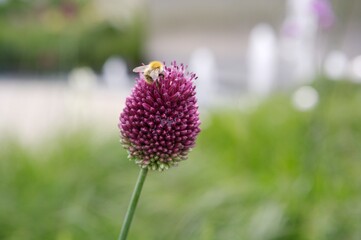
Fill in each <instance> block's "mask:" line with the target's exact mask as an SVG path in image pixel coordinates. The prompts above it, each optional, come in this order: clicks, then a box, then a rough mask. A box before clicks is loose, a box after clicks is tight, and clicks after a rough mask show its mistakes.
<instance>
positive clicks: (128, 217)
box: [118, 168, 148, 240]
mask: <svg viewBox="0 0 361 240" xmlns="http://www.w3.org/2000/svg"><path fill="white" fill-rule="evenodd" d="M147 172H148V169H147V168H142V169H141V170H140V172H139V176H138V180H137V183H136V184H135V187H134V190H133V195H132V198H131V199H130V203H129V207H128V210H127V213H126V215H125V218H124V223H123V226H122V229H121V230H120V235H119V238H118V240H125V239H127V235H128V231H129V228H130V224H131V223H132V219H133V216H134V212H135V209H136V207H137V203H138V200H139V196H140V193H141V192H142V187H143V184H144V181H145V178H146V176H147Z"/></svg>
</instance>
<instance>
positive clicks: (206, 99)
mask: <svg viewBox="0 0 361 240" xmlns="http://www.w3.org/2000/svg"><path fill="white" fill-rule="evenodd" d="M190 70H191V71H193V72H194V73H196V74H197V76H198V79H197V80H196V81H195V83H196V86H197V97H198V101H199V104H202V105H208V104H210V103H211V101H212V100H213V99H214V97H215V96H214V95H215V92H216V89H217V83H216V81H217V79H218V76H217V65H216V58H215V56H214V54H213V52H212V51H211V50H210V49H208V48H205V47H204V48H198V49H196V50H195V51H194V52H193V53H192V55H191V59H190Z"/></svg>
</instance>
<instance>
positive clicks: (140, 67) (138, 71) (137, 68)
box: [133, 65, 148, 73]
mask: <svg viewBox="0 0 361 240" xmlns="http://www.w3.org/2000/svg"><path fill="white" fill-rule="evenodd" d="M147 67H148V65H143V66H139V67H136V68H134V69H133V72H135V73H142V72H144V71H145V69H147Z"/></svg>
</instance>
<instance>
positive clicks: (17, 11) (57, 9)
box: [0, 0, 144, 74]
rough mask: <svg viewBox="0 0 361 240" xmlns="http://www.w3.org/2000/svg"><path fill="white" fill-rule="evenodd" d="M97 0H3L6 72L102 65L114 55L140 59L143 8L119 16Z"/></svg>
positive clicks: (0, 62)
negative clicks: (103, 10)
mask: <svg viewBox="0 0 361 240" xmlns="http://www.w3.org/2000/svg"><path fill="white" fill-rule="evenodd" d="M94 2H95V1H91V0H51V1H43V0H34V1H24V0H9V1H5V2H4V3H2V4H0V72H14V71H16V72H18V73H21V72H22V73H28V72H30V73H34V72H35V73H40V74H44V73H51V72H66V71H70V70H71V69H72V68H74V67H79V66H89V67H91V68H93V69H94V70H96V71H100V69H101V67H102V66H103V64H104V62H105V61H106V60H107V58H109V57H110V56H112V55H121V56H123V57H124V58H125V59H126V60H127V61H128V62H129V63H130V64H136V63H137V64H138V63H139V61H140V58H141V54H142V50H143V49H142V42H143V40H142V37H144V35H143V31H142V25H143V22H142V19H143V18H142V17H141V14H140V12H134V13H133V14H132V15H131V16H130V17H128V18H130V19H126V18H125V17H124V16H122V13H119V16H116V17H115V19H114V16H108V15H107V14H106V13H104V12H102V11H99V9H98V8H99V6H98V5H99V4H101V3H99V4H98V5H96V4H95V3H94ZM105 4H107V3H105ZM115 8H119V7H117V6H115ZM20 36H22V37H20Z"/></svg>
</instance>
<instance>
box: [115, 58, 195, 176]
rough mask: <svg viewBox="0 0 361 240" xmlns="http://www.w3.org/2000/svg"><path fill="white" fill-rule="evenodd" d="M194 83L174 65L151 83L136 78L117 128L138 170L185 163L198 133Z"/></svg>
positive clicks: (140, 75)
mask: <svg viewBox="0 0 361 240" xmlns="http://www.w3.org/2000/svg"><path fill="white" fill-rule="evenodd" d="M195 79H197V77H196V75H195V74H194V73H188V72H186V67H185V66H184V65H183V64H181V65H177V64H176V62H174V63H171V65H170V66H165V67H164V72H163V74H162V75H161V76H159V79H158V80H157V81H155V82H153V83H147V82H146V81H145V80H146V79H145V77H144V75H143V74H139V78H137V82H136V85H135V87H134V88H133V90H132V93H131V95H130V96H129V97H128V98H127V99H126V103H125V108H124V110H123V112H122V113H121V114H120V118H119V120H120V122H119V124H118V127H119V129H120V133H121V138H122V144H123V146H124V147H125V148H126V149H127V150H128V153H129V158H130V159H131V160H134V161H135V162H136V163H137V164H138V165H139V166H140V167H142V168H148V169H152V170H160V171H162V170H165V169H168V168H170V167H172V166H176V165H177V164H178V162H180V161H181V160H185V159H187V155H188V152H189V151H190V150H191V149H192V147H194V145H195V140H196V137H197V135H198V133H199V132H200V128H199V125H200V120H199V113H198V105H197V99H196V96H195V94H196V92H195V88H196V87H195V85H194V80H195Z"/></svg>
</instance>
